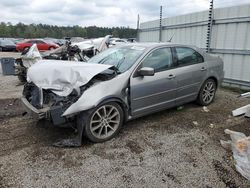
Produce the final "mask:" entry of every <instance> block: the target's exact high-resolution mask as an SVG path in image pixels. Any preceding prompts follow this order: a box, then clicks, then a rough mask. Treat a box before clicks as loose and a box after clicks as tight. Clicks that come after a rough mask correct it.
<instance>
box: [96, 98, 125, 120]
mask: <svg viewBox="0 0 250 188" xmlns="http://www.w3.org/2000/svg"><path fill="white" fill-rule="evenodd" d="M108 102H116V103H117V104H118V105H120V107H121V108H122V111H123V114H124V121H127V119H128V114H129V113H128V110H129V107H128V105H127V104H126V103H125V102H124V101H123V100H122V99H120V98H118V97H108V98H105V99H102V101H101V102H99V103H98V105H96V106H100V105H102V104H104V103H108Z"/></svg>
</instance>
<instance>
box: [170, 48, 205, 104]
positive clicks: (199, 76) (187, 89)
mask: <svg viewBox="0 0 250 188" xmlns="http://www.w3.org/2000/svg"><path fill="white" fill-rule="evenodd" d="M173 52H174V57H175V59H176V60H177V64H176V68H175V76H176V81H177V95H176V105H181V104H184V103H187V102H190V101H193V100H195V99H196V97H197V94H198V92H199V89H200V86H201V84H202V83H203V82H204V79H205V78H206V75H207V65H206V62H204V58H203V56H202V55H201V54H199V53H198V52H197V51H196V50H194V49H192V48H189V47H181V46H179V47H175V48H174V49H173Z"/></svg>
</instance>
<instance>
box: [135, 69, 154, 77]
mask: <svg viewBox="0 0 250 188" xmlns="http://www.w3.org/2000/svg"><path fill="white" fill-rule="evenodd" d="M138 74H139V75H140V76H154V74H155V70H154V69H153V68H151V67H142V68H141V69H140V70H138Z"/></svg>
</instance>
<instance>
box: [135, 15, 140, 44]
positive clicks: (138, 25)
mask: <svg viewBox="0 0 250 188" xmlns="http://www.w3.org/2000/svg"><path fill="white" fill-rule="evenodd" d="M139 27H140V15H139V14H138V16H137V37H136V41H137V42H139V40H140V28H139Z"/></svg>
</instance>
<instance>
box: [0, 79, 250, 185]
mask: <svg viewBox="0 0 250 188" xmlns="http://www.w3.org/2000/svg"><path fill="white" fill-rule="evenodd" d="M14 78H15V77H13V80H12V79H11V80H9V79H10V78H9V77H5V76H4V77H3V76H1V78H0V82H1V87H3V85H4V84H5V83H6V82H7V83H8V84H6V85H5V86H4V87H5V91H3V89H2V88H1V94H0V96H1V97H0V106H1V109H0V187H157V188H160V187H171V188H172V187H205V188H209V187H213V188H214V187H218V188H223V187H250V182H249V181H247V180H246V179H244V178H243V177H242V176H241V175H240V174H239V173H238V172H236V171H235V167H234V164H233V163H234V161H233V159H232V154H231V153H230V152H227V151H225V150H224V149H223V148H222V147H221V146H220V143H219V140H220V139H227V138H228V137H227V136H226V135H225V134H224V132H223V131H224V129H226V128H229V129H232V130H236V131H241V132H244V133H245V134H247V135H250V129H249V128H250V127H249V125H250V120H249V119H246V118H244V117H237V118H234V117H232V116H231V115H230V114H231V110H232V109H235V108H238V107H240V106H243V105H246V104H248V103H250V100H249V99H236V96H237V95H238V94H237V93H233V92H231V91H228V90H223V89H220V90H219V91H218V93H217V97H216V100H215V102H214V103H213V104H211V105H210V106H209V107H208V109H209V111H208V112H205V111H204V110H203V108H202V107H200V106H197V105H196V104H193V103H190V104H187V105H184V108H183V109H182V110H176V108H174V109H170V110H165V111H162V112H159V113H156V114H152V115H148V116H146V117H143V118H139V119H136V120H133V121H130V122H128V123H126V124H125V125H124V127H123V128H122V130H121V132H120V134H118V136H117V137H116V138H114V139H112V140H110V141H107V142H105V143H100V144H93V143H90V142H89V141H87V140H84V144H83V146H82V147H79V148H55V147H53V146H51V145H52V143H53V142H55V141H56V140H58V139H60V138H67V137H70V136H72V135H73V134H74V131H73V130H71V129H62V128H56V127H53V126H52V125H51V124H49V123H48V122H43V121H41V122H36V121H35V120H33V119H29V118H28V117H26V116H24V117H23V116H22V113H23V109H22V107H21V105H20V101H19V100H18V99H16V98H17V97H18V96H19V92H20V90H21V87H16V83H17V80H16V79H14ZM8 80H9V81H8ZM2 84H3V85H2Z"/></svg>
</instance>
